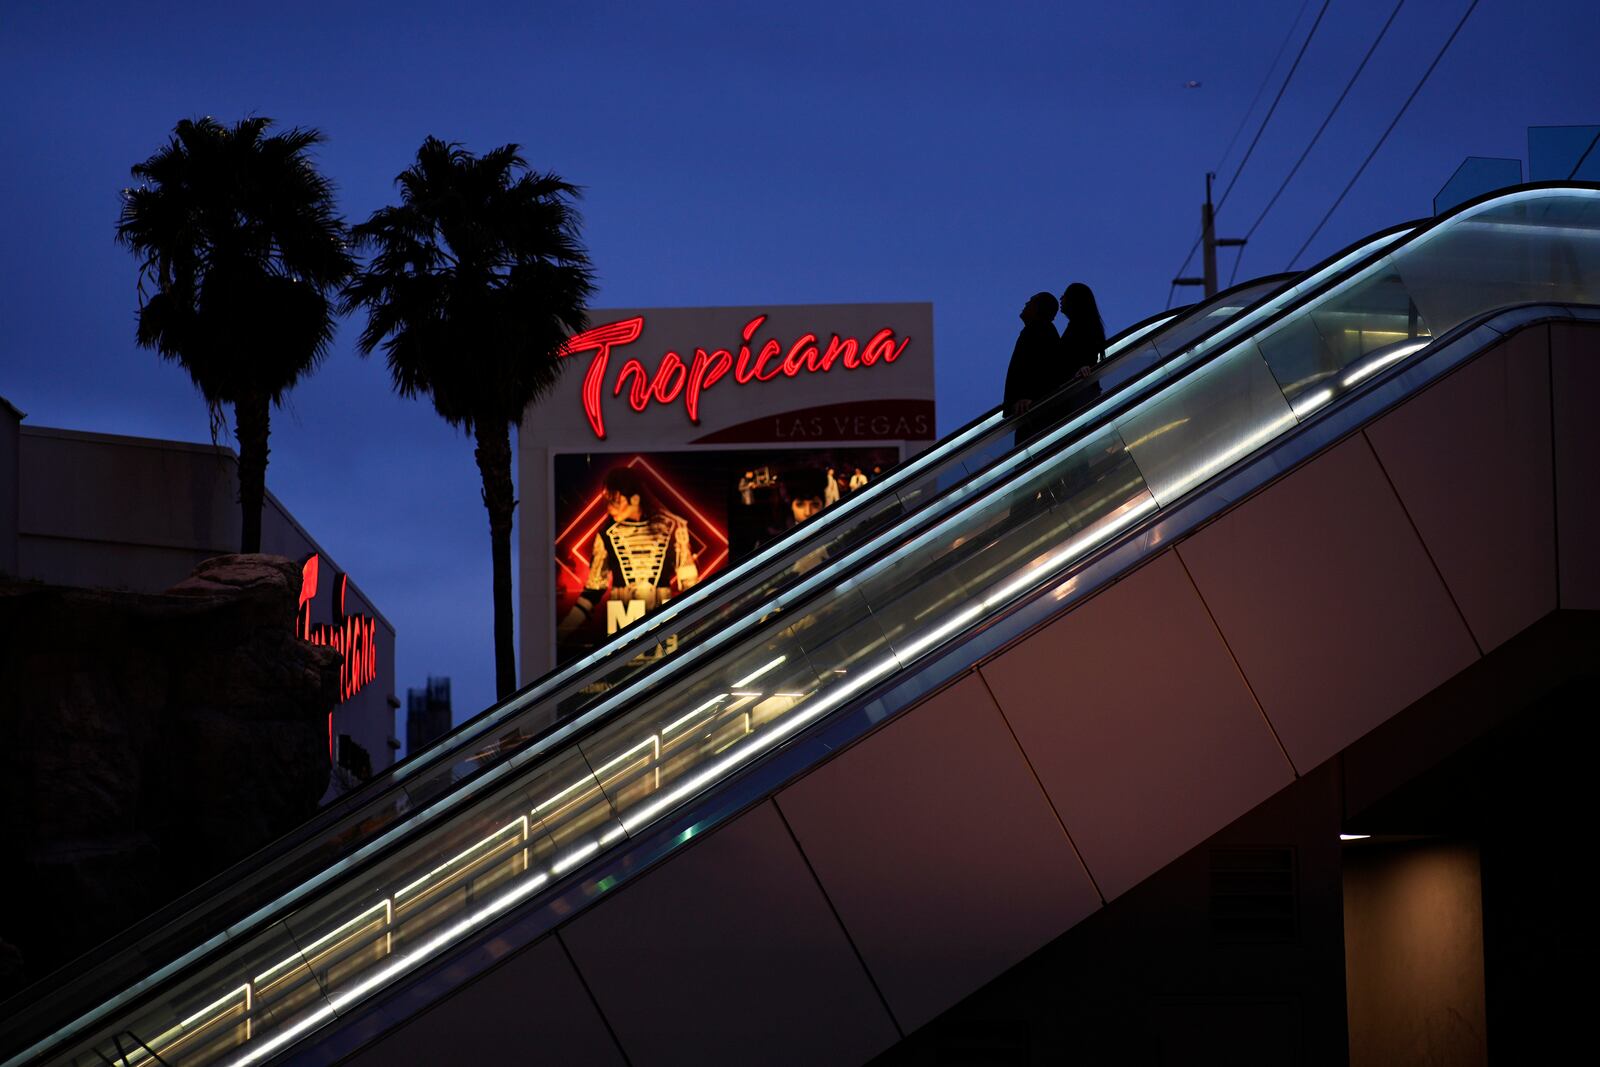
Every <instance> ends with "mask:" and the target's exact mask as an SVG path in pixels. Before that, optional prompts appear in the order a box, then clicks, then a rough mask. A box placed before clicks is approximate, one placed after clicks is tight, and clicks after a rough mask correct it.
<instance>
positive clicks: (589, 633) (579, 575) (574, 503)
mask: <svg viewBox="0 0 1600 1067" xmlns="http://www.w3.org/2000/svg"><path fill="white" fill-rule="evenodd" d="M897 456H898V452H897V450H896V449H894V448H831V449H817V450H788V449H773V450H770V451H766V450H751V451H744V450H741V451H737V452H734V451H694V452H658V453H650V454H629V453H600V454H581V455H556V456H554V457H552V458H553V459H554V468H555V469H554V474H555V520H556V522H555V541H554V545H555V555H556V559H555V585H556V619H555V622H556V657H557V661H558V662H566V661H568V660H571V659H573V658H575V657H577V656H580V655H583V654H584V653H586V652H589V651H590V650H592V649H593V648H595V647H596V646H597V645H599V644H603V643H604V642H605V641H606V640H607V639H608V638H610V637H611V636H612V635H614V634H616V633H618V632H619V631H621V630H623V629H625V628H627V627H628V626H630V625H632V624H633V623H635V622H637V621H639V620H640V619H643V618H645V617H646V616H647V615H649V614H650V613H651V612H653V611H655V610H657V609H658V608H660V607H661V606H662V605H664V604H666V603H667V602H668V601H670V600H671V599H672V598H673V597H675V596H678V595H680V594H682V593H685V592H687V591H688V590H689V589H691V588H693V587H694V586H695V585H696V584H697V583H699V582H702V581H704V580H706V579H707V578H710V577H712V576H713V575H715V574H716V573H717V572H718V571H720V570H722V569H723V568H724V567H727V566H728V565H729V564H730V563H732V562H737V561H739V560H741V559H744V558H745V557H746V556H748V555H750V554H751V553H752V552H754V551H755V549H756V548H757V547H759V546H760V545H761V544H763V543H764V542H766V541H768V540H771V539H772V538H774V537H777V536H778V535H780V534H782V533H783V532H784V531H785V530H787V529H789V528H790V527H792V526H794V525H796V524H797V523H800V522H803V521H805V520H806V519H808V518H810V517H811V516H812V515H814V514H816V513H817V512H818V511H821V510H822V509H823V508H824V507H827V506H828V505H829V504H833V503H835V502H837V501H838V500H840V499H843V498H844V497H846V496H848V495H849V494H850V493H851V492H853V491H854V490H855V489H857V488H860V487H861V486H862V485H866V484H868V483H869V482H870V481H871V480H872V479H873V478H876V477H877V476H878V475H879V474H881V473H882V472H883V471H884V470H887V469H888V468H889V467H890V466H891V465H892V464H893V463H894V462H895V460H896V458H897Z"/></svg>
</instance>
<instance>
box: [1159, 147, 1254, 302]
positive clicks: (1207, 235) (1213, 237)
mask: <svg viewBox="0 0 1600 1067" xmlns="http://www.w3.org/2000/svg"><path fill="white" fill-rule="evenodd" d="M1215 178H1216V174H1215V173H1214V172H1212V171H1209V170H1208V171H1206V202H1205V203H1204V204H1201V205H1200V243H1201V244H1202V245H1203V246H1204V247H1205V256H1204V258H1203V259H1202V260H1201V263H1202V264H1203V271H1204V274H1203V276H1202V277H1199V278H1174V279H1172V284H1173V285H1199V286H1204V287H1205V294H1206V299H1208V300H1209V299H1210V298H1211V297H1214V296H1216V295H1217V249H1218V248H1236V247H1238V246H1239V245H1242V244H1244V238H1243V237H1223V238H1221V239H1220V240H1219V239H1218V237H1217V213H1216V209H1215V208H1214V207H1212V206H1211V183H1212V181H1213V180H1214V179H1215Z"/></svg>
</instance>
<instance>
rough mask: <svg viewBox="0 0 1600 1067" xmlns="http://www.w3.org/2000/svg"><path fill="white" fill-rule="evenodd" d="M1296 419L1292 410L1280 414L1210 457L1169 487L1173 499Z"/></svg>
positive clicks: (1256, 446) (1253, 449)
mask: <svg viewBox="0 0 1600 1067" xmlns="http://www.w3.org/2000/svg"><path fill="white" fill-rule="evenodd" d="M1296 421H1297V420H1296V419H1295V417H1294V412H1293V411H1290V412H1289V413H1288V414H1285V415H1279V416H1278V417H1277V418H1275V419H1273V420H1272V421H1271V422H1269V423H1267V425H1265V426H1263V427H1261V429H1259V430H1257V431H1256V432H1255V433H1252V434H1250V435H1249V436H1247V437H1245V438H1243V439H1242V440H1240V441H1237V442H1235V443H1234V444H1232V445H1230V446H1229V447H1227V448H1225V449H1223V450H1222V451H1221V452H1218V453H1217V454H1216V455H1214V456H1212V457H1210V458H1209V459H1208V460H1207V461H1206V463H1205V465H1204V466H1203V467H1201V468H1200V469H1199V470H1197V471H1195V472H1194V473H1192V474H1189V475H1187V476H1185V477H1184V478H1183V480H1181V481H1179V482H1177V483H1176V484H1175V485H1172V486H1169V487H1168V492H1169V493H1170V495H1171V497H1172V499H1173V500H1176V499H1177V498H1178V497H1180V496H1182V495H1183V494H1185V493H1187V492H1188V491H1189V490H1190V489H1193V488H1194V487H1195V486H1197V485H1199V484H1200V483H1201V482H1203V481H1205V480H1206V479H1207V478H1210V477H1211V476H1212V475H1214V474H1216V473H1217V472H1218V471H1220V470H1223V469H1224V468H1226V467H1228V466H1230V465H1231V464H1232V463H1233V461H1234V460H1236V459H1238V458H1239V457H1240V456H1245V455H1248V454H1249V453H1251V452H1254V451H1255V450H1256V449H1258V448H1260V447H1261V446H1262V445H1264V444H1266V443H1267V442H1268V441H1270V440H1272V439H1273V438H1274V437H1277V436H1278V435H1279V434H1280V433H1282V432H1283V431H1284V430H1286V429H1288V428H1289V427H1290V426H1294V425H1296Z"/></svg>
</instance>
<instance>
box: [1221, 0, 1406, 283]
mask: <svg viewBox="0 0 1600 1067" xmlns="http://www.w3.org/2000/svg"><path fill="white" fill-rule="evenodd" d="M1405 6H1406V0H1398V2H1397V3H1396V4H1395V5H1394V10H1393V11H1391V12H1389V18H1388V20H1387V21H1385V22H1384V24H1383V28H1382V29H1380V30H1379V31H1378V36H1376V37H1374V38H1373V39H1372V46H1371V47H1370V48H1368V49H1367V54H1366V55H1364V56H1362V57H1361V62H1360V63H1359V64H1357V65H1356V71H1355V73H1354V74H1352V75H1350V80H1349V81H1347V82H1345V85H1344V91H1343V92H1341V93H1340V94H1339V99H1337V100H1335V101H1334V102H1333V107H1331V108H1329V109H1328V114H1327V116H1326V117H1325V118H1324V119H1323V120H1322V125H1320V126H1318V127H1317V132H1316V133H1314V134H1312V135H1311V141H1310V143H1309V144H1307V145H1306V148H1305V151H1304V152H1301V153H1300V158H1299V159H1297V160H1295V161H1294V166H1292V167H1290V168H1289V173H1288V174H1287V175H1285V176H1284V179H1283V184H1282V185H1279V186H1278V191H1277V192H1275V193H1273V194H1272V199H1271V200H1268V201H1267V206H1266V207H1264V208H1262V209H1261V214H1259V215H1257V216H1256V221H1254V222H1252V223H1251V224H1250V228H1249V229H1248V230H1246V231H1245V234H1244V239H1245V240H1246V241H1249V240H1250V238H1252V237H1254V236H1255V232H1256V229H1257V227H1259V226H1260V225H1261V222H1262V220H1263V219H1265V218H1266V217H1267V212H1269V211H1271V210H1272V206H1273V205H1274V204H1276V203H1277V202H1278V197H1280V196H1282V195H1283V191H1284V190H1285V189H1287V188H1289V183H1290V182H1291V181H1293V180H1294V176H1295V175H1296V174H1297V173H1299V170H1300V164H1302V163H1304V162H1305V161H1306V157H1307V156H1309V155H1310V154H1311V150H1312V149H1313V148H1315V147H1316V146H1317V141H1318V140H1319V139H1321V137H1322V131H1323V130H1326V129H1327V128H1328V123H1330V122H1332V121H1333V116H1334V115H1336V114H1338V113H1339V106H1340V105H1341V104H1343V103H1344V98H1345V97H1347V96H1349V95H1350V90H1351V89H1352V88H1354V87H1355V84H1356V79H1357V78H1359V77H1361V72H1362V71H1364V70H1366V69H1367V61H1368V60H1370V59H1371V58H1372V53H1374V52H1376V51H1377V50H1378V46H1379V45H1380V44H1382V43H1383V38H1384V36H1385V35H1386V34H1388V32H1389V27H1390V26H1393V25H1394V20H1395V16H1397V15H1399V14H1400V9H1401V8H1403V7H1405ZM1242 259H1244V246H1243V245H1240V246H1239V254H1238V255H1237V256H1235V257H1233V273H1232V274H1230V275H1228V284H1229V285H1232V284H1233V280H1234V279H1235V278H1237V277H1238V276H1239V261H1240V260H1242Z"/></svg>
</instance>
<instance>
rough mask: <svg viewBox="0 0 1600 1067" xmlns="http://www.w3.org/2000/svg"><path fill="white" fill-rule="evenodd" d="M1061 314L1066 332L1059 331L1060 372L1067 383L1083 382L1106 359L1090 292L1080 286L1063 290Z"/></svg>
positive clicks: (1096, 307) (1100, 324) (1103, 335)
mask: <svg viewBox="0 0 1600 1067" xmlns="http://www.w3.org/2000/svg"><path fill="white" fill-rule="evenodd" d="M1061 313H1062V314H1063V315H1065V316H1066V317H1067V328H1066V329H1064V330H1062V331H1061V361H1062V370H1063V371H1064V372H1065V374H1066V375H1067V380H1068V381H1071V380H1073V379H1075V378H1087V377H1088V376H1089V375H1090V374H1092V373H1094V368H1095V365H1096V364H1097V363H1099V362H1100V361H1101V360H1102V359H1105V358H1106V325H1105V323H1104V322H1102V321H1101V319H1100V306H1099V305H1098V304H1096V303H1095V302H1094V290H1092V289H1090V288H1089V287H1088V286H1087V285H1084V284H1083V283H1082V282H1073V283H1072V284H1071V285H1069V286H1067V291H1066V292H1064V293H1062V294H1061ZM1095 391H1096V392H1098V391H1099V390H1098V388H1096V390H1095Z"/></svg>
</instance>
